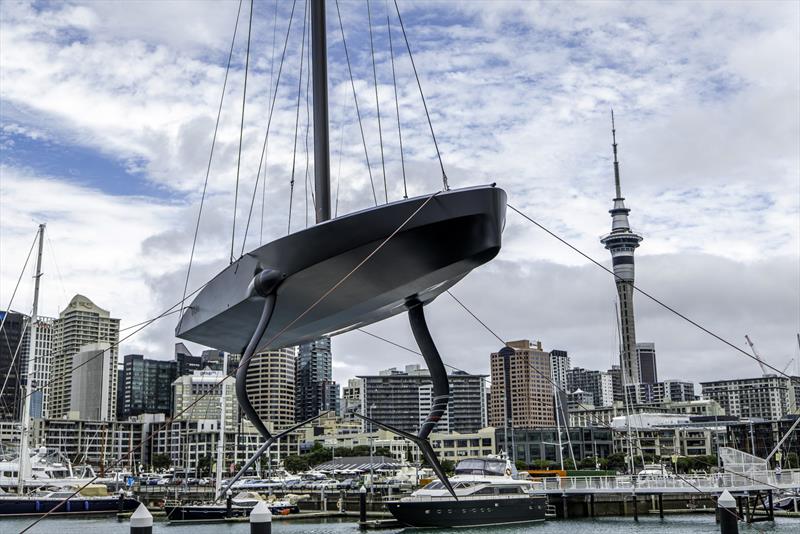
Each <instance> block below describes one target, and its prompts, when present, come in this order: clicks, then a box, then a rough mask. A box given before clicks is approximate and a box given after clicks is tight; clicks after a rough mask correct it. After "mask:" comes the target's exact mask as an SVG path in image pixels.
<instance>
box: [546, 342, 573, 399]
mask: <svg viewBox="0 0 800 534" xmlns="http://www.w3.org/2000/svg"><path fill="white" fill-rule="evenodd" d="M569 369H570V364H569V354H568V353H567V351H565V350H558V349H553V350H551V351H550V378H552V379H553V382H555V383H556V384H558V387H559V388H560V389H561V390H566V389H567V372H568V371H569Z"/></svg>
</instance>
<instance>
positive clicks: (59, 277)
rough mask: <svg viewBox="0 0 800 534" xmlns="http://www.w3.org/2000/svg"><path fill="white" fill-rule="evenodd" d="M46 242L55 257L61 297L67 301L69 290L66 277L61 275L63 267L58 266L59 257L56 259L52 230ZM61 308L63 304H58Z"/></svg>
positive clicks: (47, 235)
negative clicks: (51, 239) (65, 281)
mask: <svg viewBox="0 0 800 534" xmlns="http://www.w3.org/2000/svg"><path fill="white" fill-rule="evenodd" d="M44 238H45V242H46V243H47V246H48V247H49V248H50V255H51V256H52V257H53V266H54V267H55V268H56V276H57V277H58V285H59V289H60V290H61V297H62V298H63V299H64V302H67V300H68V299H67V291H66V288H65V287H64V277H62V276H61V269H60V268H59V267H58V259H56V248H55V247H54V246H53V243H52V241H50V232H48V233H46V234H45V235H44ZM58 307H59V308H61V305H60V304H59V306H58Z"/></svg>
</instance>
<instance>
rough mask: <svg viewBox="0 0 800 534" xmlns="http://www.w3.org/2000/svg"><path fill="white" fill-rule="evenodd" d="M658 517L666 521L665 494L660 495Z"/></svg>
mask: <svg viewBox="0 0 800 534" xmlns="http://www.w3.org/2000/svg"><path fill="white" fill-rule="evenodd" d="M658 517H659V518H661V519H664V494H663V493H659V494H658Z"/></svg>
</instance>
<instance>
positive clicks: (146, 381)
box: [118, 354, 178, 419]
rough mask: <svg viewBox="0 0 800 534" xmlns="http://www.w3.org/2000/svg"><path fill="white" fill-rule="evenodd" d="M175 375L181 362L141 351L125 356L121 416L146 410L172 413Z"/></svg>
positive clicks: (133, 414)
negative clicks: (158, 358) (155, 356)
mask: <svg viewBox="0 0 800 534" xmlns="http://www.w3.org/2000/svg"><path fill="white" fill-rule="evenodd" d="M176 378H178V364H177V362H175V361H174V360H150V359H147V358H145V357H144V356H143V355H141V354H126V355H125V356H123V357H122V379H121V381H120V383H119V389H120V390H121V392H122V393H121V402H122V404H121V406H119V407H118V413H119V415H120V417H121V418H123V419H128V418H129V417H133V416H136V415H140V414H143V413H163V414H164V415H166V416H168V417H169V416H170V415H172V383H173V382H174V381H175V379H176Z"/></svg>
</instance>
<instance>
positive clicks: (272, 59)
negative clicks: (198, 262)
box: [245, 0, 278, 245]
mask: <svg viewBox="0 0 800 534" xmlns="http://www.w3.org/2000/svg"><path fill="white" fill-rule="evenodd" d="M277 33H278V0H275V16H274V17H273V19H272V54H271V55H270V57H269V99H270V100H272V82H273V76H272V75H273V72H274V70H275V37H276V35H277ZM275 92H277V88H276V90H275ZM259 167H260V165H259ZM268 170H269V167H267V168H266V169H264V181H263V182H261V231H260V232H259V234H258V244H259V245H263V244H264V206H265V205H266V202H267V171H268ZM259 174H260V173H256V185H258V176H259ZM245 239H247V232H245Z"/></svg>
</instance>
